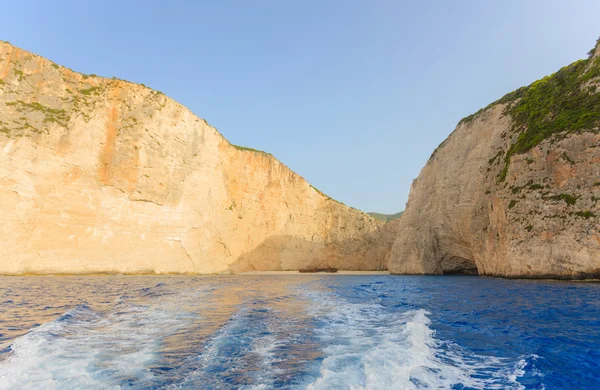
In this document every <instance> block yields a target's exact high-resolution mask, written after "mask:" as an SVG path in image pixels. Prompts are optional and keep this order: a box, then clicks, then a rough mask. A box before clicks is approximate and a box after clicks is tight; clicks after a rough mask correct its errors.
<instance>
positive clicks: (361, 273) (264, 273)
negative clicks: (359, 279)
mask: <svg viewBox="0 0 600 390" xmlns="http://www.w3.org/2000/svg"><path fill="white" fill-rule="evenodd" d="M389 274H390V272H389V271H338V272H335V273H327V272H316V273H315V272H306V273H304V272H302V273H301V272H298V271H251V272H241V273H239V274H236V275H301V276H305V275H331V276H336V275H389Z"/></svg>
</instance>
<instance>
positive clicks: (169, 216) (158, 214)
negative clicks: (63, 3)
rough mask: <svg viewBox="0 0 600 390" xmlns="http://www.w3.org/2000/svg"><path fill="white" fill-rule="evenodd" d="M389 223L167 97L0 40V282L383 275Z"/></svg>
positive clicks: (140, 86) (143, 87)
mask: <svg viewBox="0 0 600 390" xmlns="http://www.w3.org/2000/svg"><path fill="white" fill-rule="evenodd" d="M381 227H382V224H381V223H379V222H377V221H375V220H374V219H372V218H371V217H369V216H368V215H366V214H365V213H363V212H360V211H358V210H354V209H351V208H348V207H346V206H344V205H342V204H340V203H338V202H336V201H334V200H332V199H330V198H328V197H327V196H325V195H323V194H322V193H320V192H319V191H317V190H315V189H314V188H313V187H311V186H310V185H309V184H308V183H307V182H306V181H305V180H304V179H303V178H302V177H300V176H299V175H297V174H295V173H294V172H292V171H291V170H290V169H288V168H287V167H286V166H285V165H283V164H282V163H280V162H279V161H277V160H276V159H275V158H274V157H273V156H272V155H270V154H267V153H263V152H258V151H253V150H249V149H245V148H240V147H236V146H234V145H232V144H230V143H229V142H228V141H227V140H226V139H224V138H223V137H222V136H221V135H220V134H219V133H218V132H217V131H216V130H215V129H214V128H213V127H211V126H209V125H208V124H207V123H206V122H205V121H204V120H202V119H200V118H198V117H196V116H195V115H194V114H192V113H191V112H190V111H189V110H188V109H186V108H185V107H183V106H182V105H180V104H178V103H176V102H175V101H173V100H171V99H169V98H168V97H166V96H165V95H163V94H162V93H160V92H157V91H153V90H151V89H149V88H146V87H145V86H143V85H137V84H133V83H129V82H126V81H122V80H117V79H106V78H101V77H97V76H95V75H83V74H79V73H76V72H73V71H71V70H70V69H67V68H64V67H61V66H59V65H57V64H55V63H53V62H52V61H49V60H47V59H45V58H42V57H39V56H37V55H34V54H32V53H29V52H26V51H24V50H21V49H19V48H16V47H14V46H12V45H10V44H8V43H5V42H0V274H22V273H42V274H43V273H100V272H102V273H216V272H227V271H230V270H234V271H243V270H251V269H254V270H256V269H258V270H280V269H281V270H293V269H298V268H303V267H308V266H319V267H325V266H333V267H338V268H341V269H349V270H367V269H368V270H373V269H384V268H385V266H386V259H385V256H386V252H387V251H388V250H389V249H388V244H387V242H386V239H387V240H389V239H390V237H387V238H386V236H385V234H384V235H381V234H379V233H380V232H379V230H380V228H381ZM390 244H391V242H390Z"/></svg>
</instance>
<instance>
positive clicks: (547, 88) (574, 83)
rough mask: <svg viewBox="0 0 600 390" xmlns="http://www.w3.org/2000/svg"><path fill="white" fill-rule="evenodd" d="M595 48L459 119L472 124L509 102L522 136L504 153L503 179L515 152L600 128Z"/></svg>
mask: <svg viewBox="0 0 600 390" xmlns="http://www.w3.org/2000/svg"><path fill="white" fill-rule="evenodd" d="M598 44H600V39H599V40H598V42H597V43H596V47H597V45H598ZM595 50H596V48H594V49H592V50H591V51H590V53H589V54H590V57H589V58H588V59H585V60H580V61H577V62H574V63H573V64H571V65H568V66H565V67H563V68H562V69H560V70H559V71H558V72H556V73H554V74H552V75H550V76H546V77H544V78H542V79H541V80H538V81H535V82H534V83H532V84H531V85H529V86H527V87H522V88H519V89H517V90H516V91H513V92H511V93H509V94H507V95H505V96H503V97H502V98H501V99H499V100H497V101H495V102H493V103H492V104H490V105H488V106H487V107H485V108H484V109H481V110H479V111H477V112H476V113H474V114H472V115H469V116H467V117H465V118H463V119H462V120H461V121H460V122H459V125H461V124H464V123H469V122H471V121H472V120H474V119H475V118H477V117H478V116H479V114H481V113H482V112H483V111H485V110H486V109H488V108H490V107H491V106H493V105H496V104H507V105H506V108H505V111H504V113H505V114H508V115H510V117H511V118H512V120H513V127H512V130H513V131H514V132H518V133H519V136H518V137H517V139H516V141H515V143H513V144H512V146H511V147H510V148H509V149H508V151H507V152H506V154H505V155H504V162H505V164H504V169H503V170H502V172H501V173H500V175H499V180H500V181H504V179H505V178H506V174H507V173H508V167H509V164H510V159H511V157H512V156H513V155H514V154H519V153H525V152H527V151H529V150H530V149H531V148H533V147H535V146H537V145H538V144H540V143H541V142H542V141H544V140H546V139H548V138H550V137H553V136H557V135H560V136H566V135H567V134H569V133H573V132H578V131H598V130H599V129H600V90H597V89H599V88H600V79H599V77H600V57H598V56H597V57H593V54H594V52H595Z"/></svg>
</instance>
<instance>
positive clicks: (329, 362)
mask: <svg viewBox="0 0 600 390" xmlns="http://www.w3.org/2000/svg"><path fill="white" fill-rule="evenodd" d="M306 296H307V297H308V299H310V300H311V301H312V302H313V303H315V304H314V305H312V306H310V307H311V309H310V310H311V311H312V314H313V315H315V316H316V317H318V318H321V319H322V320H323V321H324V323H325V326H324V327H323V328H320V329H318V330H317V333H318V335H319V338H320V339H321V340H322V342H323V344H324V345H327V347H325V348H324V353H325V358H324V360H323V361H322V364H321V367H320V370H319V377H318V378H317V379H316V380H315V381H313V382H312V383H310V384H308V386H307V388H308V389H315V390H316V389H332V388H340V389H419V388H450V387H452V386H453V385H459V384H461V385H463V386H465V387H470V388H477V389H484V388H485V389H493V388H502V389H506V388H513V389H521V388H523V386H521V384H520V383H518V382H517V378H518V377H520V376H522V375H523V368H524V366H520V365H517V366H514V364H513V363H512V362H511V361H509V360H507V359H501V358H497V357H489V356H477V355H473V354H469V353H467V352H466V351H464V350H463V349H462V348H460V347H459V346H458V345H456V344H453V343H450V342H443V341H441V340H438V339H437V338H436V337H435V331H434V330H433V329H432V328H431V326H430V325H431V320H430V319H429V317H428V316H429V315H430V313H428V312H427V311H425V310H422V309H421V310H414V311H409V312H406V313H404V314H401V315H398V314H397V313H391V312H389V311H388V310H387V309H386V308H384V307H382V306H380V305H379V304H378V303H372V304H357V303H350V302H347V301H345V300H343V299H341V298H339V297H336V296H334V295H333V294H330V293H323V292H307V293H306ZM482 378H486V379H482Z"/></svg>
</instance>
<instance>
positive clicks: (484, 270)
mask: <svg viewBox="0 0 600 390" xmlns="http://www.w3.org/2000/svg"><path fill="white" fill-rule="evenodd" d="M599 201H600V45H597V46H596V48H595V49H594V50H592V51H591V52H590V58H588V59H587V60H582V61H578V62H576V63H574V64H572V65H570V66H567V67H565V68H563V69H561V70H560V71H559V72H557V73H556V74H554V75H552V76H549V77H546V78H544V79H542V80H539V81H537V82H535V83H533V84H532V85H530V86H528V87H524V88H521V89H519V90H517V91H515V92H513V93H510V94H508V95H506V96H505V97H503V98H502V99H500V100H499V101H497V102H495V103H492V104H491V105H490V106H488V107H486V108H485V109H483V110H480V111H479V112H477V113H476V114H474V115H471V116H470V117H467V118H465V119H463V120H462V121H461V122H460V123H459V124H458V126H457V128H456V129H455V130H454V132H453V133H452V134H451V135H450V136H449V137H448V138H447V139H446V140H445V141H444V142H443V143H442V144H441V145H440V146H439V148H438V149H437V150H436V151H435V152H434V153H433V155H432V156H431V158H430V159H429V161H428V162H427V164H426V165H425V167H424V168H423V170H422V171H421V173H420V175H419V177H418V178H417V179H416V180H415V181H414V182H413V184H412V187H411V192H410V196H409V201H408V204H407V208H406V210H405V212H404V214H403V215H402V217H401V219H400V225H399V227H398V231H397V239H396V241H395V243H394V245H393V249H392V253H391V257H390V262H389V269H390V271H391V272H392V273H399V274H452V273H466V274H480V275H493V276H503V277H530V278H542V277H551V278H565V279H580V278H598V277H600V224H599V217H598V216H600V203H599Z"/></svg>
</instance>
